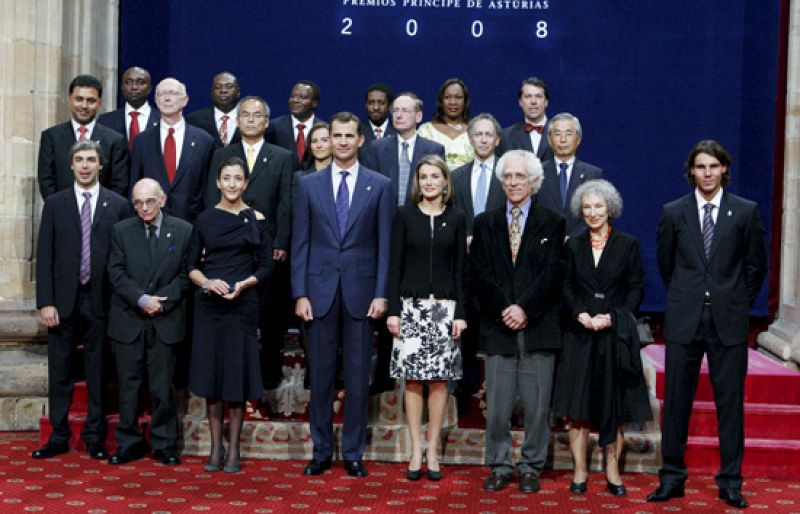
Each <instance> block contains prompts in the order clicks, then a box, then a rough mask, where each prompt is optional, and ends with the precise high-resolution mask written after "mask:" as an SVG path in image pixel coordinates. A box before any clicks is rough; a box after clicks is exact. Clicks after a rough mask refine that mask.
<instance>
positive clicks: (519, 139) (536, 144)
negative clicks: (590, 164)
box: [498, 77, 553, 162]
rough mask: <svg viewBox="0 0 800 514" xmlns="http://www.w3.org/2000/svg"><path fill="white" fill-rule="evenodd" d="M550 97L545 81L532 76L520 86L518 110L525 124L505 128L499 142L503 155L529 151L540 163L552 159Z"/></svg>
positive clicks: (521, 122) (519, 123) (520, 123)
mask: <svg viewBox="0 0 800 514" xmlns="http://www.w3.org/2000/svg"><path fill="white" fill-rule="evenodd" d="M549 101H550V94H549V93H548V92H547V85H546V84H545V83H544V81H543V80H542V79H539V78H536V77H529V78H527V79H525V80H523V81H522V84H520V86H519V108H520V109H522V114H523V115H524V116H525V118H524V120H523V121H520V122H518V123H515V124H514V125H511V126H510V127H506V128H505V129H503V137H502V139H501V141H500V147H501V148H500V151H499V152H498V153H500V154H501V155H502V154H503V153H505V152H507V151H509V150H527V151H529V152H533V153H534V154H536V157H538V158H539V161H541V162H545V161H549V160H551V159H552V158H553V150H552V149H551V148H550V144H549V142H548V141H547V128H548V127H547V112H546V111H547V104H548V102H549Z"/></svg>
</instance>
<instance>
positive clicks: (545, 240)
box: [539, 237, 548, 245]
mask: <svg viewBox="0 0 800 514" xmlns="http://www.w3.org/2000/svg"><path fill="white" fill-rule="evenodd" d="M547 241H548V239H547V238H546V237H543V238H542V240H541V241H539V244H540V245H543V244H545V243H546V242H547Z"/></svg>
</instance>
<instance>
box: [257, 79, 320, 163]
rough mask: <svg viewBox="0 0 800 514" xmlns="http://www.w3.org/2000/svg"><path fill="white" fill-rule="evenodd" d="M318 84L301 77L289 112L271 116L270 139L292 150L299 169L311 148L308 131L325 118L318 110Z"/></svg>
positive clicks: (290, 103) (293, 89)
mask: <svg viewBox="0 0 800 514" xmlns="http://www.w3.org/2000/svg"><path fill="white" fill-rule="evenodd" d="M319 95H320V90H319V86H318V85H317V84H316V83H314V82H312V81H310V80H300V81H298V82H297V83H296V84H295V85H294V86H292V92H291V94H290V95H289V112H290V114H288V115H286V116H280V117H278V118H275V119H274V120H272V123H270V125H269V127H268V128H267V142H269V143H272V144H273V145H278V146H282V147H283V148H286V149H287V150H289V151H291V152H292V168H293V169H300V162H301V161H302V160H303V155H305V152H306V150H307V149H308V132H309V131H310V130H311V127H313V126H314V123H317V122H319V121H322V120H321V119H319V118H318V117H317V115H316V114H315V111H316V109H317V107H318V106H319Z"/></svg>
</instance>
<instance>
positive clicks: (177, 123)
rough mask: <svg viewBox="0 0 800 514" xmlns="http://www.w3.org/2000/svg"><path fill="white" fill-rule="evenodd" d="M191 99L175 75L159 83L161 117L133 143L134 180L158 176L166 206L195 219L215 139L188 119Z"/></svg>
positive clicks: (165, 208)
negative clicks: (188, 121) (187, 114)
mask: <svg viewBox="0 0 800 514" xmlns="http://www.w3.org/2000/svg"><path fill="white" fill-rule="evenodd" d="M188 102H189V97H188V96H187V94H186V86H184V85H183V84H182V83H180V82H178V81H177V80H175V79H174V78H166V79H164V80H162V81H161V82H159V83H158V86H156V105H157V106H158V110H159V111H160V112H161V120H160V121H159V123H158V126H157V127H153V129H152V130H146V131H144V132H142V133H141V134H139V136H138V137H137V138H136V139H135V141H134V143H133V153H132V157H131V183H136V182H137V181H139V180H140V179H142V178H152V179H154V180H156V181H157V182H158V183H159V184H161V188H162V189H163V190H164V192H165V193H166V194H167V203H166V205H165V206H164V210H165V211H166V212H167V213H168V214H171V215H173V216H177V217H178V218H181V219H184V220H186V221H188V222H190V223H192V222H194V220H195V218H197V215H198V214H200V212H202V211H203V208H204V204H203V192H204V184H205V177H206V175H207V174H208V166H209V163H210V162H211V154H212V153H213V150H214V141H213V140H212V138H211V136H209V135H208V134H207V133H206V132H205V131H204V130H202V129H199V128H197V127H194V126H192V125H189V124H188V123H186V120H184V118H183V109H184V107H186V104H187V103H188Z"/></svg>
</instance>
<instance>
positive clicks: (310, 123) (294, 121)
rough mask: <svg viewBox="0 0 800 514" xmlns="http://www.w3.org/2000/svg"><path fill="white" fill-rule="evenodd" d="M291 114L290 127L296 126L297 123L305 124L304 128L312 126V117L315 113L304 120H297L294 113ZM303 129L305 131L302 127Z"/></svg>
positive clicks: (314, 116)
mask: <svg viewBox="0 0 800 514" xmlns="http://www.w3.org/2000/svg"><path fill="white" fill-rule="evenodd" d="M291 116H292V128H297V124H298V123H302V124H303V125H304V126H305V128H311V127H313V126H314V118H316V115H314V114H312V115H311V117H310V118H308V119H307V120H306V121H300V120H298V119H297V118H295V117H294V114H292V115H291ZM303 131H304V132H305V129H303Z"/></svg>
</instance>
